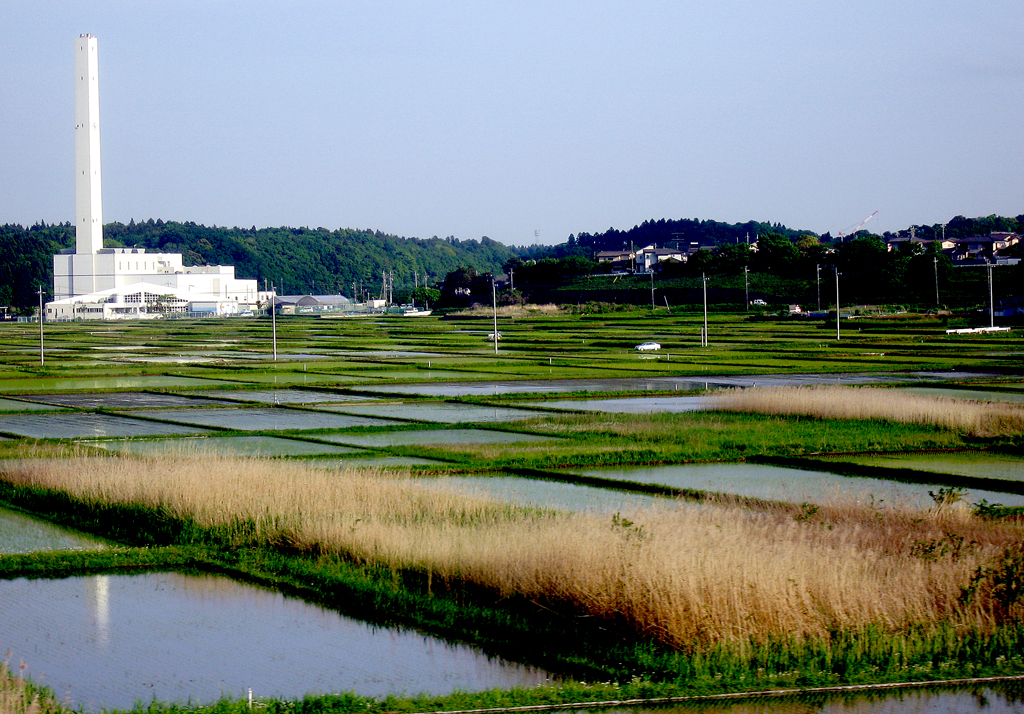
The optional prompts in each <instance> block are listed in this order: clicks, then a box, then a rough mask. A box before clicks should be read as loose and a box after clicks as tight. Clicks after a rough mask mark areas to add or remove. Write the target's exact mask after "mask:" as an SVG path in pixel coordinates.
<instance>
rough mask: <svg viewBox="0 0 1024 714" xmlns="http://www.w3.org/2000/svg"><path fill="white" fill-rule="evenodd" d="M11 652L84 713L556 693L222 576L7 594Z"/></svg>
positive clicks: (3, 588) (423, 642) (35, 585)
mask: <svg viewBox="0 0 1024 714" xmlns="http://www.w3.org/2000/svg"><path fill="white" fill-rule="evenodd" d="M0 637H2V638H3V641H0V648H2V649H4V650H6V649H7V648H10V649H11V650H12V651H11V661H12V662H21V661H24V662H25V663H26V664H27V666H28V669H27V670H26V675H27V676H28V677H31V678H32V679H33V680H34V681H36V682H37V683H40V684H45V685H47V686H49V687H51V688H52V689H53V691H54V692H55V693H56V695H57V696H58V698H61V699H63V698H64V697H68V698H69V699H70V701H71V702H72V703H73V706H76V707H84V708H85V709H87V710H90V711H95V710H96V709H98V708H99V707H101V706H103V707H108V708H109V707H119V708H127V707H131V706H132V705H133V703H134V702H135V701H136V700H142V701H144V702H148V701H150V700H151V699H153V698H156V699H159V700H163V701H178V700H181V701H184V700H192V701H193V702H211V701H214V700H216V699H218V698H219V697H221V696H224V695H230V696H234V697H242V696H245V694H246V692H247V690H248V688H250V687H251V688H252V690H253V696H254V697H286V698H296V697H300V696H302V695H304V694H307V693H327V692H338V691H345V690H352V691H355V692H357V693H359V694H363V695H368V696H383V695H387V694H390V693H396V694H400V693H408V694H414V693H419V692H429V693H433V694H443V693H447V692H451V691H453V690H456V689H461V690H466V691H476V690H483V689H488V688H493V687H501V688H507V687H515V686H532V685H535V684H538V683H541V682H545V681H547V680H548V678H549V675H548V674H547V673H546V672H544V671H542V670H539V669H535V668H531V667H526V666H523V665H519V664H515V663H512V662H508V661H506V660H502V659H499V658H493V657H487V656H486V655H484V654H482V653H481V652H479V651H478V650H475V649H473V648H471V647H468V646H465V645H457V644H449V643H446V642H444V641H442V640H439V639H436V638H433V637H429V636H427V635H423V634H421V633H418V632H415V631H412V630H400V629H395V628H382V627H373V626H371V625H368V624H366V623H363V622H359V621H357V620H353V619H350V618H346V617H344V616H342V615H340V614H338V613H337V612H334V611H332V610H327V609H324V608H322V607H318V606H316V605H311V604H309V603H306V602H303V601H301V600H297V599H294V598H289V597H285V596H284V595H281V594H280V593H276V592H272V591H268V590H262V589H259V588H256V587H253V586H250V585H244V584H241V583H237V582H235V581H233V580H230V579H228V578H224V577H219V576H212V575H199V576H195V575H181V574H177V573H151V574H147V575H131V576H127V575H103V576H91V577H76V578H66V579H59V580H26V579H24V578H21V579H17V580H8V581H0Z"/></svg>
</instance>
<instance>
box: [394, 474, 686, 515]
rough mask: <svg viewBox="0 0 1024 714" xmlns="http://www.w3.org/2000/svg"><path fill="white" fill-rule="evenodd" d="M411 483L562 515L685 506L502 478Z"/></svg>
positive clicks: (662, 499) (540, 481)
mask: <svg viewBox="0 0 1024 714" xmlns="http://www.w3.org/2000/svg"><path fill="white" fill-rule="evenodd" d="M413 483H415V484H416V485H417V486H419V487H420V488H427V489H442V490H446V491H455V492H459V493H468V494H473V495H480V496H486V497H488V498H493V499H496V500H498V501H505V502H508V503H515V504H519V505H522V506H536V507H538V508H554V509H558V510H562V511H591V512H594V513H617V512H619V511H631V510H635V509H639V508H650V507H667V508H677V507H679V506H680V505H681V504H683V503H684V502H682V501H679V500H678V499H674V498H669V497H665V496H649V495H647V494H640V493H629V492H626V491H617V490H614V489H608V488H597V487H595V486H582V485H578V484H573V483H565V482H563V481H547V480H544V479H532V478H523V477H521V476H505V475H502V474H493V475H485V476H437V477H424V478H419V479H416V480H415V481H414V482H413Z"/></svg>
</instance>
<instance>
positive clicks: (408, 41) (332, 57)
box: [0, 0, 1024, 244]
mask: <svg viewBox="0 0 1024 714" xmlns="http://www.w3.org/2000/svg"><path fill="white" fill-rule="evenodd" d="M0 27H2V28H3V40H2V41H0V223H22V224H31V223H34V222H36V221H39V220H45V221H47V222H56V221H67V220H73V218H74V185H73V175H72V174H73V162H74V152H73V149H74V136H73V133H74V128H73V127H74V114H73V105H74V92H73V83H72V76H73V68H74V62H73V60H74V51H73V47H74V40H75V38H76V37H77V36H78V35H79V34H80V33H83V32H90V33H92V34H93V35H95V36H96V37H98V38H99V58H100V113H101V119H102V130H101V133H102V144H103V181H104V218H105V220H107V221H115V220H116V221H124V222H127V221H128V220H129V219H131V218H134V219H135V220H142V219H147V218H162V219H164V220H178V221H188V220H191V221H196V222H198V223H205V224H207V225H212V224H217V225H241V226H246V227H248V226H251V225H256V226H260V227H262V226H279V225H290V226H302V225H305V226H310V227H316V226H324V227H327V228H332V229H333V228H339V227H353V228H372V229H377V230H381V231H385V232H388V233H396V234H399V235H405V236H418V237H429V236H432V235H438V236H447V235H454V236H456V237H458V238H462V239H468V238H479V237H480V236H482V235H488V236H490V237H492V238H494V239H496V240H500V241H502V242H506V243H515V244H523V243H532V242H534V241H535V238H534V231H535V230H537V231H540V237H539V239H538V240H539V241H540V242H545V243H554V242H561V241H564V240H565V239H566V238H567V237H568V236H569V234H570V233H576V232H579V231H588V232H598V231H603V230H605V229H607V228H609V227H616V228H622V229H625V228H630V227H632V226H633V225H635V224H637V223H640V222H642V221H644V220H646V219H648V218H710V219H714V220H720V221H728V222H740V221H746V220H751V219H753V220H761V221H773V222H780V223H784V224H786V225H788V226H790V227H793V228H804V229H808V230H813V231H816V232H819V233H823V232H825V231H831V232H832V233H833V234H834V233H836V232H837V231H840V230H843V229H845V228H847V227H849V226H851V225H852V224H855V223H857V222H858V221H860V220H861V219H863V218H864V217H865V216H867V215H868V214H870V213H871V212H873V211H876V210H877V211H879V214H878V216H877V217H876V218H875V219H874V220H873V221H872V222H871V223H870V224H869V225H868V227H869V228H872V229H873V230H876V231H882V230H897V229H902V228H906V227H907V226H909V225H911V224H931V223H937V222H943V221H946V220H948V219H949V218H951V217H953V216H954V215H957V214H961V215H966V216H979V215H989V214H993V213H996V214H1003V215H1018V214H1021V213H1024V189H1022V182H1021V168H1022V159H1024V127H1022V123H1024V121H1022V117H1024V49H1022V47H1024V45H1022V40H1021V38H1022V37H1024V3H1022V2H1020V0H1012V1H1011V0H971V1H967V0H956V1H955V2H954V1H952V0H928V1H924V0H921V1H918V0H884V1H883V0H841V1H836V0H816V1H810V0H790V1H788V2H771V1H770V0H769V1H764V0H762V1H760V2H755V1H747V0H717V1H714V2H707V1H706V0H705V1H703V2H686V1H680V0H677V1H675V2H661V1H657V2H631V3H630V2H618V1H607V0H592V1H591V2H562V1H560V0H546V1H543V2H541V1H538V2H487V1H485V0H483V1H482V0H478V1H476V2H462V1H454V0H453V1H445V0H431V1H430V2H412V1H408V2H406V1H402V0H396V1H393V2H361V1H356V2H342V1H333V2H302V0H296V1H294V2H268V1H265V0H248V1H246V2H235V1H233V0H210V1H207V2H189V1H186V0H181V1H178V2H162V1H160V0H151V1H143V0H121V1H117V2H115V1H111V0H88V1H83V0H68V1H58V0H31V2H29V1H23V0H0Z"/></svg>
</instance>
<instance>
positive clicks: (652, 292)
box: [651, 266, 654, 312]
mask: <svg viewBox="0 0 1024 714" xmlns="http://www.w3.org/2000/svg"><path fill="white" fill-rule="evenodd" d="M651 312H654V267H653V266H652V267H651Z"/></svg>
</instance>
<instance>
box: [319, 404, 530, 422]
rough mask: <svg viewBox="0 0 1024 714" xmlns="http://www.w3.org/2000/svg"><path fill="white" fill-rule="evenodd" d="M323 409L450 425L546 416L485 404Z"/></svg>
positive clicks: (366, 406)
mask: <svg viewBox="0 0 1024 714" xmlns="http://www.w3.org/2000/svg"><path fill="white" fill-rule="evenodd" d="M324 411H331V412H344V413H346V414H366V415H370V416H382V417H391V418H393V419H416V420H419V421H439V422H447V423H449V424H455V423H462V422H475V423H478V424H482V423H489V422H505V421H519V420H522V419H535V418H537V417H543V416H547V415H546V414H544V413H543V412H538V411H530V410H527V409H512V408H509V407H485V406H480V405H476V404H446V403H444V402H435V403H431V404H415V403H414V404H394V403H390V404H357V405H352V406H339V407H330V408H324Z"/></svg>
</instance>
